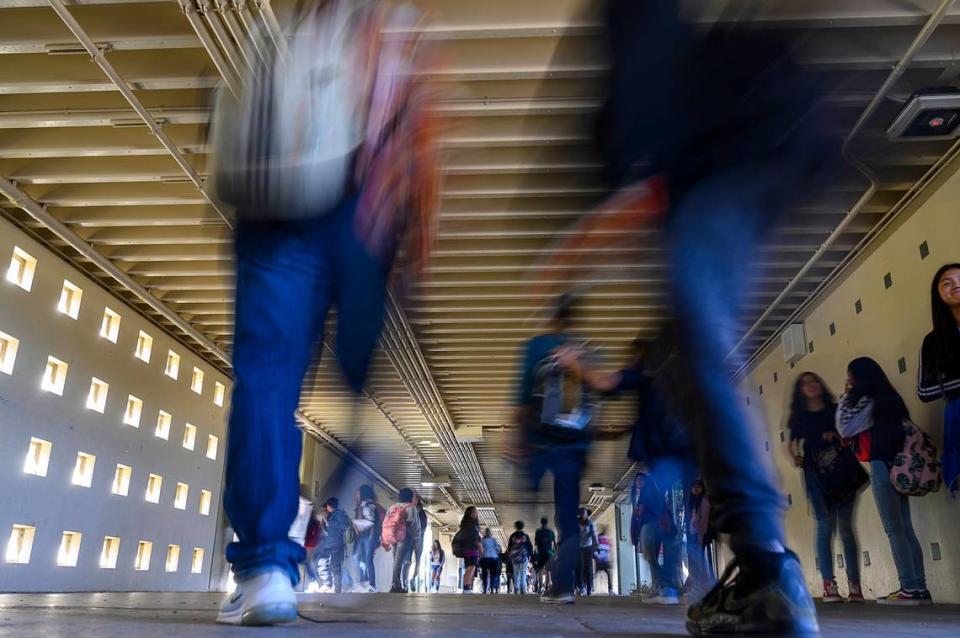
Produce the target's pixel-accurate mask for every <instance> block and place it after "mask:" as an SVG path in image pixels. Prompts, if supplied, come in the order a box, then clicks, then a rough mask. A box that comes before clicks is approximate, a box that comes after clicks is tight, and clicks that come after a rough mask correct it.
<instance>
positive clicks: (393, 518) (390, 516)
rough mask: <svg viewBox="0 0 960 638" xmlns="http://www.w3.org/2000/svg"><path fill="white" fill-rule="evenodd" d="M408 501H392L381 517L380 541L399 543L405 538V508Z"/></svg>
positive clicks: (408, 504) (408, 506)
mask: <svg viewBox="0 0 960 638" xmlns="http://www.w3.org/2000/svg"><path fill="white" fill-rule="evenodd" d="M410 506H411V505H410V503H394V504H393V505H391V506H390V509H389V510H387V515H386V517H384V519H383V525H382V526H381V529H382V530H383V532H382V535H381V541H382V542H383V543H385V544H387V545H399V544H400V543H402V542H403V541H405V540H406V539H407V521H406V520H405V519H406V514H407V509H409V508H410Z"/></svg>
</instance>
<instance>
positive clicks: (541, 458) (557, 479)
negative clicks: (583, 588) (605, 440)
mask: <svg viewBox="0 0 960 638" xmlns="http://www.w3.org/2000/svg"><path fill="white" fill-rule="evenodd" d="M585 466H586V450H584V449H576V448H573V447H566V446H558V447H556V448H548V449H540V450H536V451H535V452H534V453H533V454H532V456H531V458H530V464H529V472H530V478H531V481H532V483H533V487H534V489H536V488H537V487H539V485H540V481H541V479H543V476H544V474H546V473H547V472H548V471H549V472H550V473H551V474H553V502H554V507H555V508H556V513H555V516H554V519H555V522H556V525H557V530H558V534H559V535H558V543H557V554H556V559H555V560H554V561H553V565H552V567H551V580H552V582H553V588H554V590H555V591H557V592H572V591H573V583H574V574H575V572H576V570H577V559H578V558H579V556H580V522H579V521H578V520H577V510H578V509H579V508H580V477H581V476H582V475H583V468H584V467H585Z"/></svg>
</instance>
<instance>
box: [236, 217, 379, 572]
mask: <svg viewBox="0 0 960 638" xmlns="http://www.w3.org/2000/svg"><path fill="white" fill-rule="evenodd" d="M355 207H356V200H355V199H349V200H347V201H345V203H344V204H342V205H341V206H339V207H338V208H337V209H336V210H334V211H331V212H330V213H329V214H327V215H325V216H323V217H319V218H316V219H311V220H306V221H297V222H271V223H249V222H247V223H242V224H240V226H239V227H238V228H237V233H236V268H237V284H236V286H237V293H236V294H237V297H236V320H235V321H236V326H235V331H234V334H235V337H234V339H235V340H234V347H233V370H234V374H235V381H234V386H233V401H232V405H231V412H230V426H229V437H228V438H229V440H228V444H227V456H226V481H225V489H224V507H225V510H226V514H227V516H228V518H229V519H230V524H231V526H232V527H233V529H234V530H235V531H236V533H237V537H238V538H239V540H238V541H237V542H235V543H231V544H230V545H229V546H228V547H227V560H228V561H230V563H232V565H233V570H234V573H235V574H236V577H237V579H241V580H242V579H245V578H248V577H251V576H253V575H256V574H258V573H261V572H263V571H266V570H268V569H271V568H280V569H282V570H284V571H286V572H287V573H288V574H289V575H290V579H291V581H293V582H296V580H297V578H298V569H297V565H298V563H300V562H301V561H302V560H303V557H304V550H303V548H302V547H300V546H299V545H298V544H297V543H295V542H294V541H291V540H290V539H289V538H288V537H287V534H288V532H289V530H290V525H291V524H292V523H293V520H294V518H295V517H296V514H297V506H298V494H299V483H300V480H299V477H298V474H297V472H298V464H299V462H300V454H301V441H302V434H301V432H300V430H298V429H297V427H296V426H295V424H294V418H293V413H294V410H295V409H296V407H297V403H298V401H299V398H300V387H301V384H302V382H303V377H304V375H305V374H306V371H307V368H308V366H309V365H310V362H311V356H312V352H313V348H314V346H315V344H316V343H317V342H318V341H320V340H321V339H322V337H323V328H324V320H325V318H326V316H327V311H328V310H329V309H330V306H331V305H332V304H334V303H336V304H337V306H338V322H339V326H340V329H338V330H337V358H338V360H339V361H340V367H341V369H342V370H343V372H344V376H345V377H346V379H347V381H348V382H349V384H350V385H351V387H352V388H353V389H354V390H359V388H360V386H361V385H362V383H363V378H364V376H365V374H366V369H367V366H368V364H369V361H370V353H371V352H372V351H373V347H374V346H375V345H376V342H377V339H378V337H379V335H380V328H381V326H382V323H383V308H384V299H385V286H386V278H387V270H388V268H387V266H386V265H385V264H384V263H382V262H381V261H380V260H379V259H376V258H373V257H371V256H369V255H368V254H367V252H366V251H365V250H364V248H363V246H362V245H361V243H360V241H359V240H358V239H357V237H356V236H355V234H354V231H353V213H354V209H355ZM344 326H349V329H345V328H344Z"/></svg>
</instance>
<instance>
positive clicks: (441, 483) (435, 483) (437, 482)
mask: <svg viewBox="0 0 960 638" xmlns="http://www.w3.org/2000/svg"><path fill="white" fill-rule="evenodd" d="M420 486H421V487H450V477H449V476H431V477H428V478H425V479H422V480H421V481H420Z"/></svg>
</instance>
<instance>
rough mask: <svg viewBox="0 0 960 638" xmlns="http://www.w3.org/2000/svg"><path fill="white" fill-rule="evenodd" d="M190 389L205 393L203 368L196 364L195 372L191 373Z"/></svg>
mask: <svg viewBox="0 0 960 638" xmlns="http://www.w3.org/2000/svg"><path fill="white" fill-rule="evenodd" d="M190 389H191V390H193V391H194V392H196V393H197V394H202V393H203V370H201V369H200V368H198V367H196V366H194V368H193V374H192V375H190Z"/></svg>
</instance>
